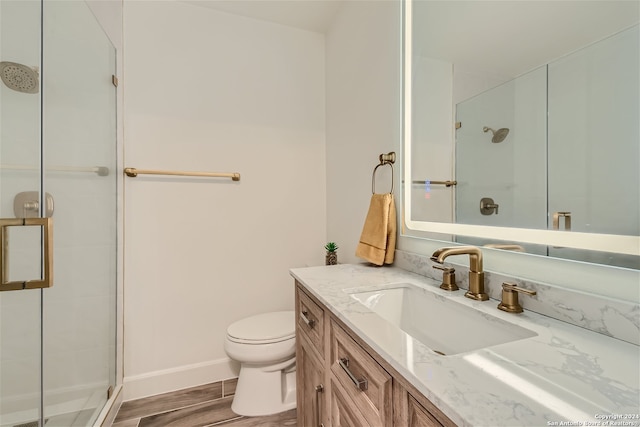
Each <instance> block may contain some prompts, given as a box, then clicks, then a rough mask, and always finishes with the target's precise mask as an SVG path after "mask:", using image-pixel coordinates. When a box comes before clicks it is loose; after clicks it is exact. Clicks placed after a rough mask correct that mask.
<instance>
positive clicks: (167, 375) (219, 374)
mask: <svg viewBox="0 0 640 427" xmlns="http://www.w3.org/2000/svg"><path fill="white" fill-rule="evenodd" d="M239 372H240V365H239V364H238V363H237V362H235V361H233V360H231V359H229V358H223V359H217V360H211V361H208V362H203V363H195V364H193V365H185V366H179V367H177V368H171V369H164V370H161V371H153V372H147V373H145V374H140V375H133V376H129V377H124V380H123V401H125V402H126V401H129V400H134V399H140V398H143V397H149V396H154V395H157V394H162V393H168V392H172V391H176V390H181V389H184V388H189V387H195V386H198V385H202V384H209V383H213V382H216V381H222V380H226V379H229V378H235V377H237V376H238V373H239Z"/></svg>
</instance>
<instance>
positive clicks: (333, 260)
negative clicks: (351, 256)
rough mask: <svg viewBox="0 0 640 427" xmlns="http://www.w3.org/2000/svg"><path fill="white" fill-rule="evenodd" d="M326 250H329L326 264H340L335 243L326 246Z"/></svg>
mask: <svg viewBox="0 0 640 427" xmlns="http://www.w3.org/2000/svg"><path fill="white" fill-rule="evenodd" d="M324 248H325V249H326V250H327V255H326V257H325V264H327V265H336V264H337V263H338V245H336V243H335V242H329V243H327V244H326V245H324Z"/></svg>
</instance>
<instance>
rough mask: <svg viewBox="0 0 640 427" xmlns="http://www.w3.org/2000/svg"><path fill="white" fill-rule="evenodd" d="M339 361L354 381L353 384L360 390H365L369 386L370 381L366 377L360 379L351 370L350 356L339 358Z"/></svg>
mask: <svg viewBox="0 0 640 427" xmlns="http://www.w3.org/2000/svg"><path fill="white" fill-rule="evenodd" d="M338 363H339V364H340V367H341V368H342V370H343V371H345V372H346V373H347V375H348V376H349V379H351V381H353V385H355V386H356V388H357V389H358V390H360V391H365V390H366V389H367V388H368V387H369V382H368V381H367V379H366V378H363V379H361V380H359V379H357V378H356V376H355V375H353V373H352V372H351V371H350V370H349V359H348V358H346V357H342V358H340V359H338Z"/></svg>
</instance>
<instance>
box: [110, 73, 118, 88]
mask: <svg viewBox="0 0 640 427" xmlns="http://www.w3.org/2000/svg"><path fill="white" fill-rule="evenodd" d="M111 83H113V85H114V86H115V87H118V78H117V77H116V75H115V74H112V75H111Z"/></svg>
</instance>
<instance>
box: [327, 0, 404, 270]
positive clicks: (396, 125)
mask: <svg viewBox="0 0 640 427" xmlns="http://www.w3.org/2000/svg"><path fill="white" fill-rule="evenodd" d="M326 37H327V237H328V240H332V241H336V242H337V243H338V245H339V246H340V250H339V261H340V262H343V263H350V262H361V261H362V260H360V259H359V258H357V257H356V256H355V249H356V246H357V244H358V241H359V239H360V233H361V232H362V226H363V224H364V219H365V216H366V214H367V210H368V208H369V200H370V198H371V173H372V171H373V168H374V167H375V166H376V164H377V163H378V155H379V154H381V153H387V152H389V151H395V152H396V154H397V155H398V157H397V158H398V159H400V154H401V152H400V111H401V98H400V94H401V92H400V87H401V86H400V76H401V75H400V52H401V49H400V7H399V2H395V1H383V2H376V1H351V2H347V3H346V4H345V5H344V6H343V8H342V9H341V11H340V13H339V14H338V16H337V17H336V19H335V22H334V24H333V25H332V27H331V28H330V29H329V31H328V32H327V36H326ZM400 164H401V162H400V161H398V162H397V163H396V168H395V182H396V185H395V194H396V200H397V203H398V208H399V204H400V200H399V198H398V195H399V194H400V191H401V184H400V179H401V176H402V174H401V170H400V167H399V166H400ZM388 170H389V168H388V167H384V168H379V169H378V172H379V173H377V174H376V176H377V177H378V186H377V187H376V190H377V192H382V191H388V190H387V189H388V188H389V181H390V176H389V175H388ZM400 212H401V211H400V210H398V214H400Z"/></svg>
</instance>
